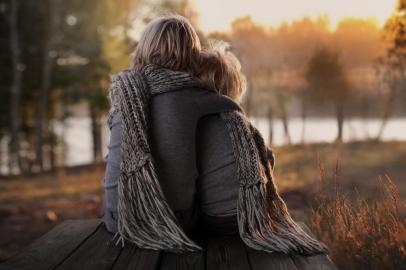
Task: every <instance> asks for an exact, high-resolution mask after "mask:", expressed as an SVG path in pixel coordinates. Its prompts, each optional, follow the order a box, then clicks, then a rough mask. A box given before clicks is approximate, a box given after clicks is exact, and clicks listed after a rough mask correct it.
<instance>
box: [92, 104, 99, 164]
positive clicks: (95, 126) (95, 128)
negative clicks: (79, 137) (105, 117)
mask: <svg viewBox="0 0 406 270" xmlns="http://www.w3.org/2000/svg"><path fill="white" fill-rule="evenodd" d="M90 117H91V121H92V139H93V162H94V163H97V162H99V161H101V160H102V151H101V149H102V140H101V124H100V117H99V116H98V114H97V109H95V108H94V106H92V105H90Z"/></svg>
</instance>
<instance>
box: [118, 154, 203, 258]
mask: <svg viewBox="0 0 406 270" xmlns="http://www.w3.org/2000/svg"><path fill="white" fill-rule="evenodd" d="M118 194H119V201H118V215H119V217H118V232H117V233H116V235H114V237H113V238H115V237H116V236H118V239H117V242H116V246H117V244H118V243H121V244H122V247H124V243H125V240H128V241H130V242H132V243H133V244H135V245H136V246H137V247H139V248H147V249H155V250H170V251H171V252H177V253H182V252H193V251H200V250H202V248H201V247H200V246H198V245H197V244H196V243H194V242H193V241H192V240H190V239H189V238H188V237H187V236H186V234H185V233H184V231H183V230H182V229H181V228H180V226H179V225H178V224H177V222H176V217H175V215H174V213H173V211H172V210H171V208H170V207H169V205H168V204H167V202H166V201H165V198H164V195H163V192H162V190H161V188H160V185H159V182H158V178H157V174H156V172H155V168H154V165H153V162H152V159H149V160H147V161H146V163H145V164H144V165H143V166H142V167H140V168H139V170H136V171H131V172H125V173H122V174H121V176H120V180H119V182H118Z"/></svg>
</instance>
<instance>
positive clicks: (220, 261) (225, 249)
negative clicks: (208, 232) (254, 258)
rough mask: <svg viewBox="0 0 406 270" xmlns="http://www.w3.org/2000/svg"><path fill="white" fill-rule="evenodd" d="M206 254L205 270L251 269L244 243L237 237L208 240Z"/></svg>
mask: <svg viewBox="0 0 406 270" xmlns="http://www.w3.org/2000/svg"><path fill="white" fill-rule="evenodd" d="M206 252H207V254H206V266H207V270H229V269H230V270H231V269H232V270H247V269H251V268H250V265H249V263H248V257H247V252H246V249H245V246H244V243H243V242H242V240H241V239H240V238H239V236H221V237H216V238H209V239H208V240H207V248H206Z"/></svg>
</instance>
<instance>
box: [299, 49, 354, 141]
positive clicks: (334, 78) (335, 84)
mask: <svg viewBox="0 0 406 270" xmlns="http://www.w3.org/2000/svg"><path fill="white" fill-rule="evenodd" d="M306 79H307V81H308V83H309V87H310V89H312V90H313V91H315V94H316V95H317V96H319V97H321V98H326V99H327V100H329V101H331V102H332V103H333V105H334V111H335V115H336V119H337V128H338V132H337V138H336V140H337V141H341V140H342V138H343V124H344V117H345V115H344V109H345V103H346V102H347V100H348V98H349V94H350V86H349V82H348V80H347V77H346V74H345V70H344V67H343V66H342V64H341V63H340V61H339V58H338V53H336V52H333V51H331V50H329V49H327V48H321V49H318V50H316V52H315V53H314V55H313V56H312V58H311V59H310V61H309V67H308V71H307V74H306Z"/></svg>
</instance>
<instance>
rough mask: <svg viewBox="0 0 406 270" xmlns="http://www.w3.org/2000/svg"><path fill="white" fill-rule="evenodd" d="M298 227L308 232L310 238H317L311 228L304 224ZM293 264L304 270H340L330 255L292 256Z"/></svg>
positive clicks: (300, 223)
mask: <svg viewBox="0 0 406 270" xmlns="http://www.w3.org/2000/svg"><path fill="white" fill-rule="evenodd" d="M298 225H299V226H300V227H301V228H302V229H303V230H304V231H305V232H307V233H308V234H309V235H310V236H312V237H315V235H314V234H313V232H312V231H311V230H310V228H309V227H308V226H307V225H306V224H304V223H303V222H298ZM291 257H292V259H293V262H294V263H295V265H296V267H297V268H298V269H303V270H313V269H314V270H338V268H337V266H336V265H335V264H334V263H333V261H332V260H331V259H330V257H329V256H328V255H324V254H320V255H313V256H300V255H292V256H291Z"/></svg>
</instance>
